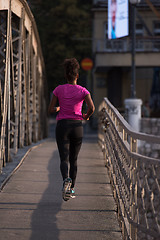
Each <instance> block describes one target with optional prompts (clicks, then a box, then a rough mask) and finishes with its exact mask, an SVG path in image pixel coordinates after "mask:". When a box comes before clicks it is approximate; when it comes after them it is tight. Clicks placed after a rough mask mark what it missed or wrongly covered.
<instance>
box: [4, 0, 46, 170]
mask: <svg viewBox="0 0 160 240" xmlns="http://www.w3.org/2000/svg"><path fill="white" fill-rule="evenodd" d="M0 24H1V28H0V45H1V48H0V66H1V68H0V110H1V111H0V129H1V134H0V172H2V168H3V166H5V164H6V162H9V161H11V160H12V159H11V158H12V155H13V154H16V153H17V151H18V148H21V147H23V146H26V145H30V144H31V143H32V142H37V141H38V140H40V139H42V138H44V137H46V136H47V117H46V116H47V114H46V104H47V82H46V75H45V65H44V59H43V54H42V49H41V44H40V38H39V34H38V30H37V27H36V23H35V20H34V16H33V14H32V12H31V10H30V8H29V6H28V3H27V1H26V0H0Z"/></svg>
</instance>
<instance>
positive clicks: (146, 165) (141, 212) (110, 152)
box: [98, 98, 160, 240]
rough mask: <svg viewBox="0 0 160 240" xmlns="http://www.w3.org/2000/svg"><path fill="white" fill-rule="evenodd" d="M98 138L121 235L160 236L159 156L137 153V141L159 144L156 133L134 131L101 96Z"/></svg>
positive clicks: (125, 237)
mask: <svg viewBox="0 0 160 240" xmlns="http://www.w3.org/2000/svg"><path fill="white" fill-rule="evenodd" d="M98 138H99V143H100V146H101V148H102V151H103V153H104V157H105V159H106V166H107V167H108V171H109V175H110V179H111V183H112V186H113V193H114V197H115V199H116V202H117V206H118V217H119V220H120V225H121V229H122V234H123V237H124V239H132V240H136V239H138V240H142V239H143V240H144V239H151V240H153V239H154V240H155V239H156V240H158V239H160V160H159V159H154V158H150V157H146V156H143V155H140V154H139V153H138V147H139V145H140V144H141V141H146V142H150V143H156V144H160V137H158V136H153V135H147V134H143V133H138V132H135V131H134V130H133V129H132V128H131V127H130V125H129V124H128V123H127V122H126V121H125V120H124V118H123V117H122V116H121V114H120V113H119V112H118V111H117V109H116V108H114V107H113V105H112V104H111V103H110V102H109V101H108V99H107V98H105V99H104V100H103V102H102V103H101V105H100V106H99V132H98Z"/></svg>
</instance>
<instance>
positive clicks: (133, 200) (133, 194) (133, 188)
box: [130, 137, 137, 240]
mask: <svg viewBox="0 0 160 240" xmlns="http://www.w3.org/2000/svg"><path fill="white" fill-rule="evenodd" d="M130 150H131V152H137V140H135V139H134V138H132V137H131V139H130ZM136 171H137V161H136V160H135V159H134V158H132V157H131V162H130V181H131V184H130V218H131V221H133V222H135V223H137V210H136V207H137V176H136ZM130 236H131V239H133V240H137V228H136V227H134V226H133V224H132V223H130Z"/></svg>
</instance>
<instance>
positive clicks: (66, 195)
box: [62, 178, 72, 201]
mask: <svg viewBox="0 0 160 240" xmlns="http://www.w3.org/2000/svg"><path fill="white" fill-rule="evenodd" d="M71 184H72V179H71V178H67V179H65V180H64V186H63V190H62V197H63V200H64V201H68V200H69V199H70V197H71Z"/></svg>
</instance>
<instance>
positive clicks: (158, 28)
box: [153, 21, 160, 50]
mask: <svg viewBox="0 0 160 240" xmlns="http://www.w3.org/2000/svg"><path fill="white" fill-rule="evenodd" d="M153 34H154V36H155V37H159V36H160V22H159V21H155V22H153ZM156 49H160V40H159V39H155V41H154V50H156Z"/></svg>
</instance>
